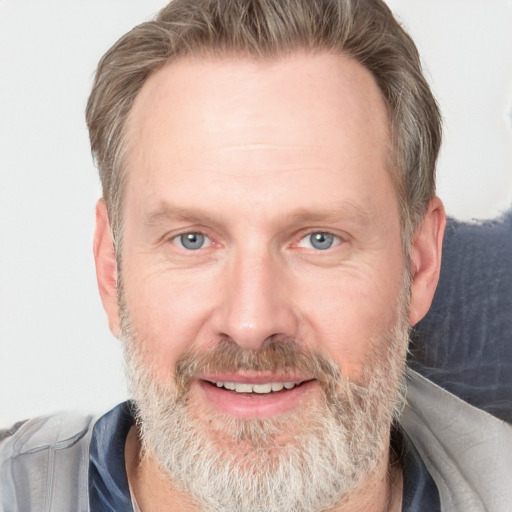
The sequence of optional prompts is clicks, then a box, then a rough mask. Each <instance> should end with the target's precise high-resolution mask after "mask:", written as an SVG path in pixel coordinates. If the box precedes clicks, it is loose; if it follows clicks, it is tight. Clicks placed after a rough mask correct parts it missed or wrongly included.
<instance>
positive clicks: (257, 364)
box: [175, 338, 341, 391]
mask: <svg viewBox="0 0 512 512" xmlns="http://www.w3.org/2000/svg"><path fill="white" fill-rule="evenodd" d="M240 371H254V372H270V373H279V372H281V373H291V374H297V375H307V376H308V377H311V378H313V379H316V380H318V381H320V382H321V383H323V384H324V385H325V386H326V387H328V388H331V389H333V388H335V387H336V385H337V384H338V383H339V381H340V377H341V371H340V368H339V366H338V365H337V364H336V363H334V362H333V361H332V360H331V359H330V358H329V357H327V356H325V355H323V354H321V353H319V352H317V351H313V350H311V349H308V348H306V347H304V346H303V344H300V343H298V342H297V341H296V340H294V339H291V338H285V339H279V340H275V339H273V338H269V339H268V340H265V342H264V343H263V344H262V345H261V347H259V348H258V349H257V350H248V349H244V348H242V347H240V346H239V345H238V344H237V343H236V342H234V341H233V340H230V339H226V338H222V339H220V340H219V341H218V342H217V343H216V344H215V345H214V346H212V347H211V348H210V349H208V350H207V351H201V352H198V351H193V350H191V351H188V352H186V353H184V354H183V355H182V356H181V357H180V358H179V359H178V361H177V362H176V366H175V379H176V384H177V386H178V389H179V390H184V391H186V390H188V388H189V386H190V382H191V381H192V380H193V379H194V378H196V377H197V376H200V375H205V374H210V373H236V372H240Z"/></svg>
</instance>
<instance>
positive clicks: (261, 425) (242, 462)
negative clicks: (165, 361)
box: [122, 297, 409, 512]
mask: <svg viewBox="0 0 512 512" xmlns="http://www.w3.org/2000/svg"><path fill="white" fill-rule="evenodd" d="M397 310H398V311H397V320H396V324H395V326H394V327H393V328H392V329H391V330H390V331H389V332H388V333H387V334H386V335H385V336H383V337H382V338H381V339H379V340H374V341H373V343H372V346H373V347H374V352H373V354H372V356H371V359H370V360H369V362H368V363H367V364H366V366H365V368H364V371H363V381H364V385H357V384H355V383H353V382H349V381H348V380H347V379H345V378H344V377H343V376H342V375H341V372H340V370H339V368H338V367H337V365H335V363H334V362H332V361H331V360H330V359H328V358H326V357H325V356H323V355H319V354H317V353H312V352H309V351H306V350H305V349H303V348H301V344H299V343H296V342H295V341H293V340H268V343H265V344H263V346H262V348H261V349H260V350H258V351H257V352H252V351H245V350H243V349H241V348H240V347H238V345H236V343H234V342H232V341H226V340H219V342H218V344H217V345H216V347H215V348H214V349H213V351H211V352H207V353H201V354H194V353H188V354H185V355H184V356H183V357H182V358H181V359H180V360H179V361H178V363H177V365H176V368H175V371H176V378H175V379H171V378H169V380H168V382H165V383H162V382H157V381H156V379H155V378H154V376H153V373H152V371H151V368H150V367H149V365H148V364H147V363H145V362H144V358H143V355H142V352H141V348H142V347H141V345H142V343H141V341H139V340H138V339H137V336H136V334H135V333H134V332H133V330H132V328H131V326H130V322H129V318H128V313H127V310H126V308H124V309H123V315H122V326H123V328H122V332H123V339H124V341H125V358H126V369H127V370H126V371H127V377H128V383H129V387H130V391H131V393H132V396H133V400H134V403H135V405H136V416H137V417H136V421H137V426H138V429H139V436H140V438H141V442H142V448H143V453H144V454H145V455H146V456H153V457H154V458H155V459H156V460H157V461H158V463H159V465H160V468H161V469H162V470H163V471H164V472H165V473H166V474H167V475H168V476H169V479H170V483H171V484H172V485H175V486H176V487H177V488H178V489H179V490H180V491H182V492H185V493H186V494H188V495H189V496H190V497H191V499H192V500H193V501H195V502H196V503H197V505H198V507H199V508H200V509H201V510H203V511H211V512H218V511H225V512H283V511H286V512H288V511H290V512H292V511H293V512H314V511H321V510H326V509H329V508H331V507H333V506H334V505H335V504H336V503H338V502H340V500H342V499H343V498H347V497H348V496H349V495H350V493H351V492H353V491H354V490H356V489H357V488H358V486H360V485H361V484H362V483H363V482H364V480H365V479H366V478H368V477H369V476H370V475H371V474H372V472H373V471H374V470H375V469H376V467H377V464H378V463H379V461H380V460H381V459H382V457H384V456H385V455H386V446H387V443H388V440H389V431H390V426H391V423H392V421H393V417H396V416H397V415H399V413H400V411H401V408H402V406H403V403H404V400H405V398H404V397H405V385H404V377H403V369H404V365H405V362H404V361H405V354H406V349H407V343H408V334H409V327H408V322H407V314H406V311H407V304H406V301H405V300H404V299H403V297H401V299H400V303H399V304H398V307H397ZM305 365H307V370H308V371H309V372H311V373H312V374H313V375H315V377H316V378H318V380H319V381H320V383H321V386H322V389H323V398H322V399H321V400H318V401H316V402H315V403H314V405H313V406H311V407H310V406H309V405H310V403H309V402H308V407H307V409H306V410H296V411H294V412H292V413H288V414H284V415H282V416H281V417H278V418H270V419H239V418H233V417H230V416H228V415H224V414H220V413H219V414H217V415H215V416H212V417H209V418H204V417H198V416H197V415H194V414H193V404H191V403H190V402H189V401H188V390H189V384H190V381H191V379H193V378H194V375H195V374H196V373H197V372H198V371H200V370H204V369H209V370H212V369H214V370H222V369H225V370H236V369H240V368H245V369H255V370H258V369H259V370H278V369H283V367H286V368H296V369H299V370H300V369H301V370H305V369H306V368H305ZM282 435H288V436H290V435H291V438H290V440H289V441H288V442H286V443H278V442H276V439H277V438H278V437H279V436H282Z"/></svg>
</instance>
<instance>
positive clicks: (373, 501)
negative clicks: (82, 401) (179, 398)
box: [125, 427, 402, 512]
mask: <svg viewBox="0 0 512 512" xmlns="http://www.w3.org/2000/svg"><path fill="white" fill-rule="evenodd" d="M388 453H389V449H386V450H385V451H384V456H383V457H382V462H381V464H379V465H378V466H377V468H376V469H375V471H373V472H372V474H371V475H369V476H368V478H366V479H365V480H364V482H362V484H361V485H359V487H358V488H357V489H354V490H353V491H352V492H351V493H350V494H349V495H347V496H346V497H344V498H343V499H342V500H341V501H340V502H339V503H337V504H336V506H335V507H333V508H332V509H330V512H399V511H400V510H401V502H402V468H401V466H400V464H399V463H398V462H397V461H393V460H390V457H389V455H388ZM140 454H141V446H140V442H139V439H138V435H137V431H136V429H135V428H134V427H132V428H131V430H130V432H129V434H128V437H127V439H126V446H125V463H126V473H127V477H128V481H129V482H130V487H131V491H132V492H133V494H134V497H135V499H136V501H137V504H138V506H139V508H140V510H141V511H142V512H146V511H148V510H155V509H157V510H161V509H162V510H180V511H181V512H200V510H201V509H200V507H198V506H197V504H195V503H194V501H193V500H192V499H191V498H190V497H189V496H187V495H186V494H184V493H182V492H180V491H179V490H178V489H177V487H176V486H175V485H174V484H173V482H172V480H170V479H169V477H168V475H167V474H166V473H164V472H163V471H162V470H161V469H160V468H159V465H158V464H157V462H156V461H155V460H154V458H153V457H152V456H150V455H149V456H145V457H143V458H141V457H140Z"/></svg>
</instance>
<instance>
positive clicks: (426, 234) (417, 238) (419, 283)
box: [409, 197, 446, 326]
mask: <svg viewBox="0 0 512 512" xmlns="http://www.w3.org/2000/svg"><path fill="white" fill-rule="evenodd" d="M445 226H446V213H445V210H444V206H443V203H442V202H441V200H440V199H439V198H438V197H434V198H433V199H432V200H431V201H430V203H429V205H428V208H427V211H426V213H425V216H424V217H423V220H422V222H421V224H420V225H419V226H418V227H417V228H416V231H415V232H414V237H413V242H412V249H411V260H410V266H411V278H412V282H411V306H410V310H409V324H410V325H411V326H413V325H415V324H416V323H418V322H419V321H420V320H421V319H422V318H423V317H424V316H425V315H426V314H427V311H428V310H429V309H430V305H431V304H432V299H433V298H434V293H435V291H436V287H437V283H438V281H439V273H440V271H441V252H442V249H443V236H444V228H445Z"/></svg>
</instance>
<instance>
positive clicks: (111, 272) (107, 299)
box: [93, 199, 120, 338]
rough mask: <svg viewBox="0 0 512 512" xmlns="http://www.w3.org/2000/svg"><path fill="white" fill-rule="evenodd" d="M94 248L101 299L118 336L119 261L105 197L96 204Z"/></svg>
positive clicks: (111, 327)
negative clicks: (117, 260)
mask: <svg viewBox="0 0 512 512" xmlns="http://www.w3.org/2000/svg"><path fill="white" fill-rule="evenodd" d="M93 249H94V261H95V263H96V279H97V281H98V289H99V292H100V296H101V301H102V303H103V308H104V309H105V312H106V313H107V317H108V322H109V326H110V330H111V331H112V333H113V334H114V336H116V337H117V338H118V337H119V333H120V328H119V307H118V304H117V262H116V254H115V250H114V244H113V241H112V236H111V232H110V222H109V220H108V213H107V206H106V204H105V201H104V200H103V199H100V200H99V201H98V203H97V204H96V230H95V233H94V248H93Z"/></svg>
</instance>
